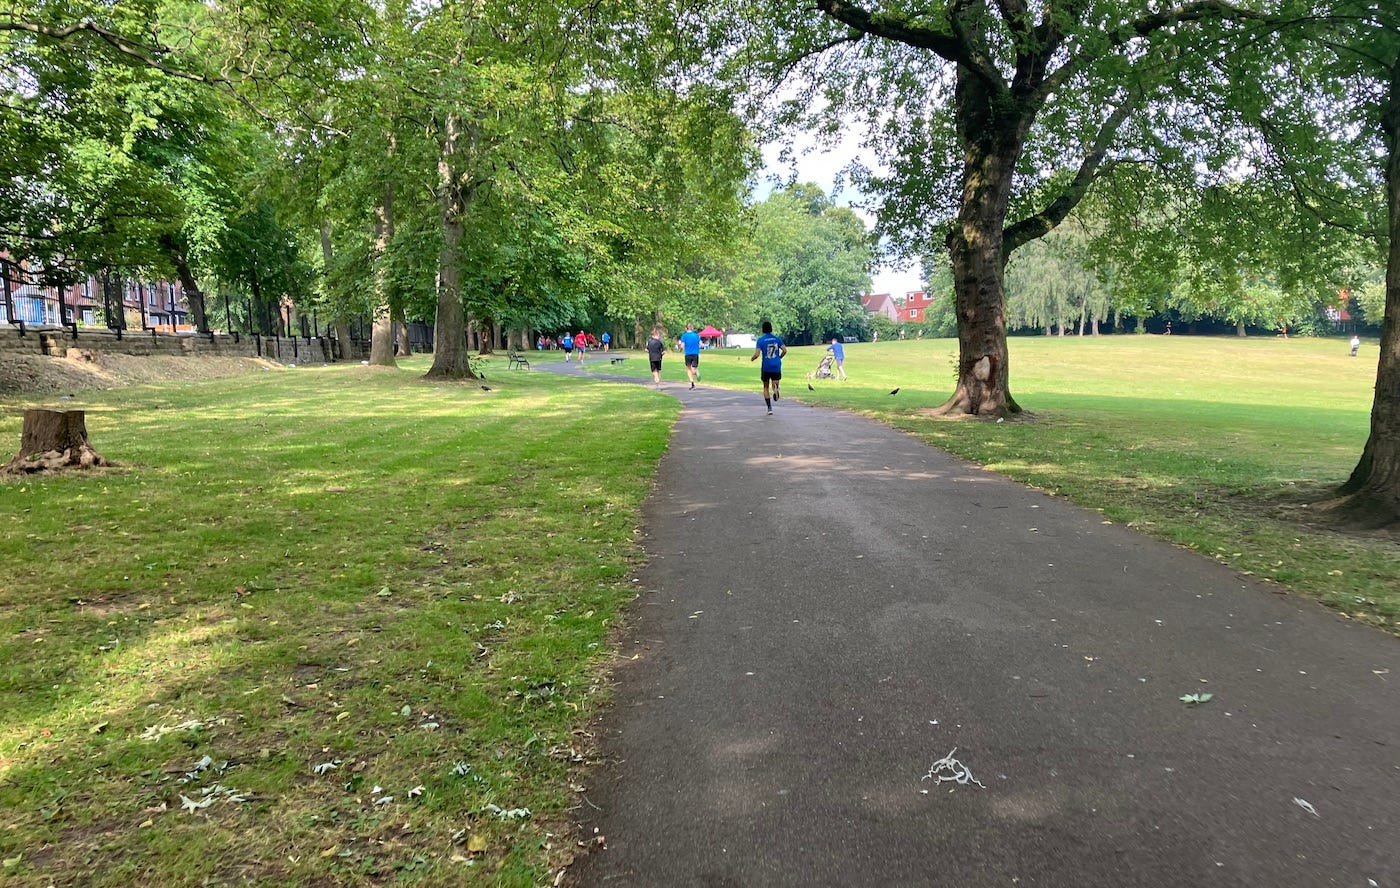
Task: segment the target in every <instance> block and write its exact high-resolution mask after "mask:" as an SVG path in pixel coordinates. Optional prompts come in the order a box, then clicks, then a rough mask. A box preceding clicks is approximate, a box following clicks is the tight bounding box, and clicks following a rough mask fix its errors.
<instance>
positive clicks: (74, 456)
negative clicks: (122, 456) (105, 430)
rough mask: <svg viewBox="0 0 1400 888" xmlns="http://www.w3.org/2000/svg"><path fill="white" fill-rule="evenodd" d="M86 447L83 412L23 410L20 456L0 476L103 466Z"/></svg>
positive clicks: (91, 450) (102, 460)
mask: <svg viewBox="0 0 1400 888" xmlns="http://www.w3.org/2000/svg"><path fill="white" fill-rule="evenodd" d="M107 464H108V463H107V460H105V459H103V458H102V455H101V454H99V453H98V452H97V451H96V450H93V449H92V445H91V444H89V443H88V436H87V415H86V413H85V412H84V411H82V410H42V409H37V410H26V411H24V430H23V432H22V433H21V435H20V445H19V453H18V454H16V455H15V458H14V459H12V460H10V462H9V464H8V465H6V466H5V467H4V468H3V469H0V473H2V474H6V475H27V474H31V473H34V472H48V471H58V470H60V469H69V468H76V469H90V468H92V467H93V466H105V465H107Z"/></svg>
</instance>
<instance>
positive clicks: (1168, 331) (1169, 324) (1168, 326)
mask: <svg viewBox="0 0 1400 888" xmlns="http://www.w3.org/2000/svg"><path fill="white" fill-rule="evenodd" d="M1167 335H1168V336H1170V335H1172V322H1171V321H1167Z"/></svg>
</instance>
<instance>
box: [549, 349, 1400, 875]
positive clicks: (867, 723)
mask: <svg viewBox="0 0 1400 888" xmlns="http://www.w3.org/2000/svg"><path fill="white" fill-rule="evenodd" d="M565 369H570V368H565ZM754 377H755V391H754V392H753V393H736V392H729V391H721V390H718V389H709V388H705V387H703V386H702V387H700V388H698V389H697V390H695V391H693V392H692V391H688V390H686V387H685V386H684V385H677V384H674V383H671V384H667V386H666V389H667V390H668V391H669V392H671V393H673V394H675V395H676V396H677V397H679V398H680V399H681V400H682V401H683V402H684V405H685V409H684V411H683V413H682V415H681V418H680V420H679V421H678V423H677V425H676V427H675V432H674V437H673V439H672V443H671V447H670V450H669V452H668V453H667V455H666V456H665V457H664V458H663V460H662V462H661V466H660V470H659V477H658V479H657V485H656V492H655V494H654V495H653V496H652V497H651V499H650V501H649V502H648V503H647V505H646V507H645V514H644V521H645V523H644V527H645V548H646V551H647V553H648V555H649V562H648V564H647V566H646V567H645V568H644V569H643V570H642V572H641V573H640V575H639V580H640V583H639V588H640V589H641V590H642V592H641V595H640V598H639V599H638V601H637V602H636V604H635V606H634V607H633V609H632V621H631V624H630V626H629V627H628V629H627V632H626V634H625V636H624V637H623V639H622V641H621V645H622V647H621V651H620V656H619V666H618V668H617V670H616V675H615V678H616V683H617V686H616V696H615V704H614V706H613V707H612V708H611V710H610V711H609V712H608V713H607V714H606V715H605V717H604V718H603V720H602V723H601V725H600V726H599V731H600V737H599V739H600V743H601V746H602V752H603V756H604V759H605V762H604V764H603V765H602V766H601V767H600V768H599V769H598V770H597V771H596V772H595V773H594V775H593V776H592V779H591V780H590V785H589V787H588V791H587V792H586V793H585V799H586V804H584V805H582V806H581V807H580V809H579V812H578V816H579V818H580V821H581V822H582V824H583V826H584V829H585V831H586V833H587V834H588V835H594V834H595V831H596V835H598V836H602V837H603V842H602V843H601V844H599V845H597V846H596V850H594V851H592V852H591V853H587V854H584V855H582V856H581V857H580V859H579V860H578V861H577V862H576V863H575V864H574V865H573V866H572V867H571V868H570V869H569V871H568V877H567V882H566V884H569V885H579V886H621V885H629V886H631V885H636V886H821V885H857V886H866V885H870V886H892V885H940V886H992V885H996V886H1113V888H1123V886H1178V885H1179V886H1227V885H1228V886H1236V885H1240V886H1243V885H1249V886H1307V888H1311V886H1328V885H1343V886H1355V888H1368V886H1373V885H1374V886H1381V888H1400V641H1397V640H1396V639H1395V638H1393V637H1390V636H1388V635H1385V634H1383V633H1381V632H1378V631H1376V630H1373V629H1368V628H1365V627H1362V626H1359V625H1356V624H1353V623H1349V622H1346V621H1344V620H1342V619H1340V618H1338V617H1336V616H1333V615H1331V614H1330V613H1328V612H1326V611H1324V610H1323V609H1322V608H1320V607H1318V606H1315V605H1312V604H1310V603H1307V602H1305V601H1302V600H1298V599H1295V598H1291V597H1287V596H1284V595H1280V594H1279V593H1278V592H1277V590H1276V589H1275V588H1274V587H1271V586H1268V585H1265V584H1263V583H1259V582H1254V581H1251V580H1249V579H1248V578H1245V577H1241V576H1239V575H1237V574H1236V573H1234V572H1232V571H1231V570H1230V569H1229V568H1227V567H1225V566H1222V565H1219V564H1216V563H1215V562H1213V561H1211V560H1209V559H1206V558H1202V557H1200V556H1199V555H1196V554H1193V553H1191V552H1189V551H1187V550H1184V549H1180V548H1176V547H1174V546H1170V545H1167V544H1164V543H1160V542H1156V541H1154V540H1150V539H1147V538H1145V537H1142V536H1139V535H1138V534H1136V533H1134V532H1132V531H1131V530H1128V529H1126V528H1123V527H1119V526H1115V525H1111V524H1108V523H1107V522H1105V521H1104V520H1103V519H1102V516H1100V515H1098V514H1097V513H1094V512H1089V511H1085V510H1083V509H1080V508H1076V507H1074V506H1071V505H1069V504H1067V503H1065V502H1062V501H1060V500H1057V499H1055V498H1053V497H1050V496H1047V495H1045V494H1043V493H1040V492H1037V491H1035V490H1030V489H1027V488H1025V487H1021V486H1019V485H1017V484H1014V483H1012V482H1010V481H1007V480H1005V479H1003V478H1000V477H998V476H996V475H994V474H991V473H989V472H986V471H983V470H981V469H979V468H977V467H976V466H973V465H971V464H968V463H965V462H961V461H959V460H957V459H954V458H952V457H950V456H948V455H947V454H945V453H943V452H941V451H938V450H935V449H933V448H930V447H927V446H925V445H923V444H921V443H919V442H918V441H916V440H915V439H914V438H912V437H910V436H907V435H904V434H901V433H898V432H895V431H891V430H890V429H887V428H885V427H882V426H880V425H878V424H876V423H873V422H870V421H867V420H865V419H862V418H858V417H855V416H852V415H849V414H846V413H841V412H837V411H833V410H824V409H820V408H814V407H810V406H807V405H804V404H799V403H796V402H793V401H790V400H785V401H781V402H779V403H778V405H777V407H776V411H775V413H776V415H774V416H772V417H768V416H766V415H764V408H763V400H762V397H761V396H760V395H759V394H758V393H757V388H758V387H757V377H758V374H757V372H756V371H755V373H754ZM634 382H635V381H634ZM794 383H796V386H797V387H801V386H802V382H801V380H797V379H794V380H789V382H788V386H787V387H788V389H789V391H794V390H795V387H794ZM804 394H806V393H805V392H804ZM817 397H819V395H818V396H817ZM1284 557H1286V553H1280V558H1284ZM1195 693H1209V694H1213V695H1214V697H1213V699H1211V700H1210V701H1209V702H1207V703H1204V704H1201V705H1194V706H1193V705H1188V704H1185V703H1182V702H1181V701H1180V700H1179V698H1180V697H1181V696H1182V695H1185V694H1195ZM950 753H951V754H952V756H951V760H950V761H949V762H948V763H946V764H945V766H944V767H943V768H942V769H941V771H940V774H941V776H945V777H950V776H958V775H967V774H969V773H970V775H971V776H972V777H974V778H976V780H977V781H980V785H974V784H971V783H968V784H959V783H956V782H944V783H941V784H940V783H939V782H938V776H939V775H935V776H934V777H933V778H928V779H926V775H927V774H928V773H929V772H930V770H931V768H932V766H933V765H934V764H935V763H936V762H938V761H939V760H940V759H944V757H945V756H949V754H950Z"/></svg>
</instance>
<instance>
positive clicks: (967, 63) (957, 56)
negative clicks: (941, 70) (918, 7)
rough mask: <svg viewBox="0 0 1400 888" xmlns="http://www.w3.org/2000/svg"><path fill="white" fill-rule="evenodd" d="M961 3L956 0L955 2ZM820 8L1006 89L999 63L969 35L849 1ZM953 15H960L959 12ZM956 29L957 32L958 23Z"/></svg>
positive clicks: (828, 1)
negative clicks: (916, 21) (916, 22)
mask: <svg viewBox="0 0 1400 888" xmlns="http://www.w3.org/2000/svg"><path fill="white" fill-rule="evenodd" d="M953 5H954V6H956V5H957V3H956V0H955V3H954V4H953ZM816 9H817V11H818V12H821V13H822V14H824V15H825V16H826V17H827V18H830V19H833V20H835V21H838V22H840V23H841V24H843V25H846V26H847V27H850V28H854V29H855V30H857V31H859V32H861V33H862V34H869V35H870V36H872V37H880V38H883V39H885V40H893V41H895V42H896V43H903V44H904V45H905V46H912V47H914V48H916V49H927V50H929V51H931V52H933V53H934V54H935V55H937V56H940V57H941V58H943V59H946V60H947V61H950V62H953V63H955V64H959V65H962V66H964V67H966V68H968V69H969V70H971V71H974V72H976V73H977V76H978V77H980V78H981V79H983V80H985V81H986V82H987V83H988V84H990V85H995V86H996V87H998V88H1005V87H1004V84H1003V82H1002V78H1001V75H1000V73H999V72H998V71H997V67H996V65H995V64H994V63H993V62H992V60H991V59H990V58H988V57H987V55H986V54H985V53H984V52H983V51H982V50H980V49H979V48H978V47H976V46H974V45H973V41H972V40H971V39H970V38H969V37H968V35H967V34H965V33H964V34H956V35H955V34H949V33H947V32H944V31H939V30H935V29H933V28H929V27H925V26H923V25H916V24H913V23H911V22H910V21H909V19H908V17H907V16H903V15H898V14H895V13H889V12H879V13H874V12H871V11H870V10H868V9H866V8H864V7H862V6H858V5H857V4H855V3H851V2H849V0H816ZM951 18H952V19H953V20H954V21H955V23H956V20H957V18H958V16H957V13H956V11H955V12H954V13H953V14H952V16H951ZM954 31H955V32H956V31H957V27H956V24H955V25H954Z"/></svg>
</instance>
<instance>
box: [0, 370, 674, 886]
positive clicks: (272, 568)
mask: <svg viewBox="0 0 1400 888" xmlns="http://www.w3.org/2000/svg"><path fill="white" fill-rule="evenodd" d="M504 363H505V362H504V357H503V356H502V358H501V360H500V364H501V365H502V366H501V367H500V368H499V369H496V370H494V371H491V372H490V379H489V384H490V385H491V386H492V389H493V390H492V391H483V390H481V388H480V387H479V386H477V385H475V384H429V383H424V382H422V381H420V380H419V379H418V376H420V375H421V373H422V372H423V371H424V370H425V369H426V366H427V360H426V359H425V358H415V359H413V360H412V361H410V362H405V369H404V370H401V371H399V372H395V371H383V370H376V371H372V370H370V369H368V368H365V367H361V366H358V365H354V366H344V365H340V366H335V367H329V368H318V369H309V368H301V369H296V370H288V371H280V372H262V373H257V374H253V375H247V376H242V377H238V378H234V379H225V380H219V381H209V382H193V383H189V384H178V385H173V386H166V387H161V388H156V387H138V388H128V389H122V390H116V391H112V392H106V393H92V394H84V395H81V396H79V397H76V398H75V399H73V400H72V401H68V402H65V406H74V407H82V408H85V409H86V410H87V411H88V417H87V425H88V431H89V434H90V435H91V437H92V441H93V444H94V446H95V447H96V448H97V450H98V451H99V452H101V453H102V454H103V455H104V456H106V457H107V458H109V459H111V460H114V461H115V462H117V463H118V464H119V468H116V469H113V470H109V471H103V472H95V473H85V474H70V475H66V476H64V477H56V478H55V477H49V478H35V479H27V480H8V481H3V482H0V563H3V565H4V571H3V574H0V707H3V712H4V715H3V717H0V812H3V813H0V857H2V858H3V867H4V868H3V871H0V881H5V882H6V884H17V885H40V886H46V885H51V884H53V885H85V886H87V885H92V886H103V885H111V886H118V885H120V886H128V885H132V884H145V885H151V886H167V885H203V884H232V883H235V882H237V883H243V882H245V881H246V882H247V883H249V884H260V885H279V886H281V885H326V886H329V885H356V884H382V883H385V882H391V881H396V882H404V883H410V884H411V883H419V884H431V885H443V884H491V885H498V884H499V885H534V884H540V883H542V882H543V883H548V882H549V881H551V879H552V873H553V872H554V871H555V870H557V869H558V867H559V866H560V864H561V863H562V862H563V861H564V860H565V859H566V857H567V855H568V853H569V851H570V849H571V847H572V843H573V841H574V838H573V837H572V836H571V835H570V834H569V833H568V822H569V818H568V816H567V813H566V808H567V806H568V805H570V804H571V803H572V802H571V798H572V795H571V789H570V787H571V784H572V783H573V782H574V777H575V775H576V773H577V769H578V766H579V762H580V761H581V759H582V755H581V753H582V750H583V749H584V747H585V746H586V743H585V739H586V738H584V737H583V736H581V733H580V732H582V731H584V730H585V729H586V726H587V724H588V721H589V719H590V717H591V716H592V715H594V714H595V713H596V710H597V707H598V705H599V702H600V697H601V695H600V693H599V691H598V687H597V684H596V676H597V675H598V673H599V670H600V666H601V662H602V661H603V660H604V659H605V658H606V657H607V656H608V644H609V631H610V627H611V626H612V625H613V624H614V621H615V619H616V617H617V614H618V610H619V608H620V606H622V605H623V604H624V603H625V602H627V601H629V600H630V599H631V597H632V594H633V593H632V591H631V589H630V584H629V574H630V573H631V572H632V570H633V569H634V567H635V565H636V559H637V558H638V555H639V552H638V547H637V546H636V544H635V542H634V540H635V537H634V533H635V530H636V520H637V508H638V505H639V504H640V502H641V500H642V498H643V497H644V496H645V495H646V494H647V492H648V491H649V489H650V483H651V476H652V473H653V470H654V467H655V464H656V461H657V460H658V458H659V457H660V455H661V454H662V452H663V451H664V449H665V447H666V438H667V434H668V432H669V429H670V425H671V423H672V422H673V420H674V418H675V416H676V415H677V412H678V405H677V404H676V402H675V401H674V400H672V399H670V398H666V397H664V396H661V395H658V394H656V393H655V392H652V391H649V390H646V389H644V388H640V387H637V388H633V387H619V386H611V385H603V384H598V383H593V382H588V381H578V380H570V379H563V378H557V377H555V376H553V375H547V374H533V373H526V372H506V371H505V369H504V366H503V365H504ZM11 406H14V405H13V403H12V404H11ZM618 417H625V420H623V421H620V420H619V419H618ZM19 426H20V416H19V413H18V411H16V410H11V409H7V410H5V411H3V412H0V441H8V442H10V445H11V446H12V448H13V449H18V447H17V445H18V440H19ZM13 449H12V450H11V451H9V452H8V453H7V454H6V456H5V458H7V459H8V456H9V453H12V452H13Z"/></svg>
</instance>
